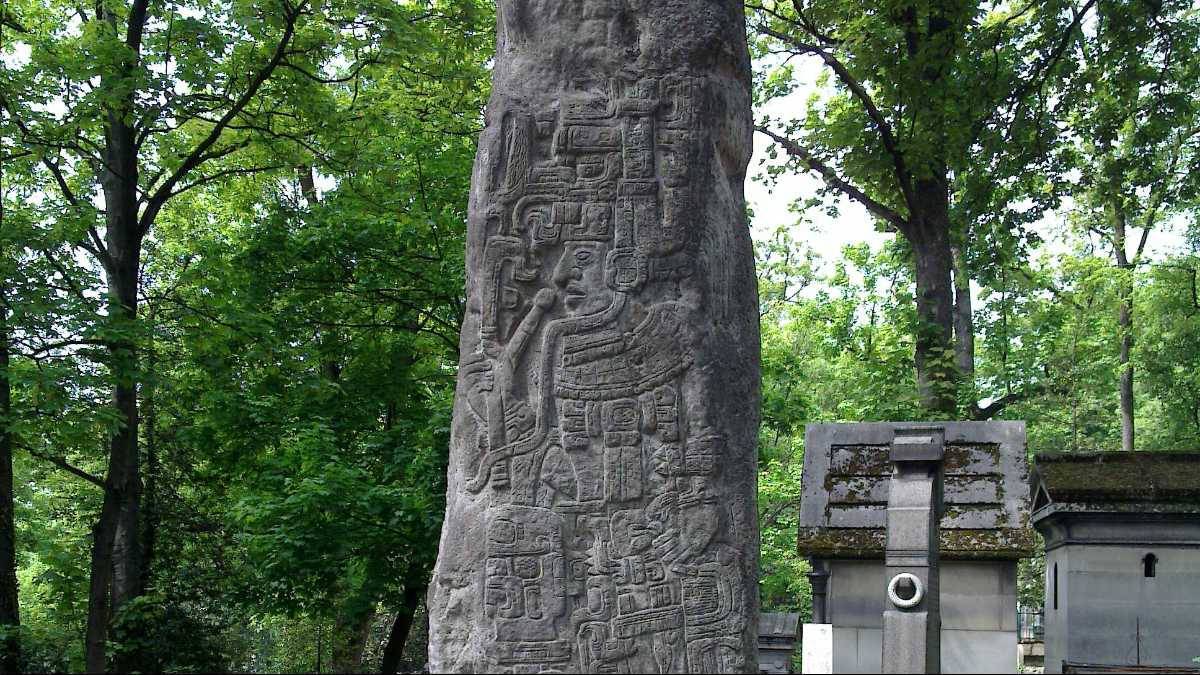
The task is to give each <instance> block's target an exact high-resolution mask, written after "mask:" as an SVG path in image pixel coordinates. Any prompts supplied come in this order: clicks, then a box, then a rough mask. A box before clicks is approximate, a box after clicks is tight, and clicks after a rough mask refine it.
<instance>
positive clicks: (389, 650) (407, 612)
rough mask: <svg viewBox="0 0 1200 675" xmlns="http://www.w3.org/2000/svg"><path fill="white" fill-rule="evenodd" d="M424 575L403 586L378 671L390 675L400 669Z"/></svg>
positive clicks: (423, 590) (418, 603) (423, 592)
mask: <svg viewBox="0 0 1200 675" xmlns="http://www.w3.org/2000/svg"><path fill="white" fill-rule="evenodd" d="M425 586H426V584H425V583H424V577H422V578H421V579H420V580H413V581H410V582H409V583H408V584H407V585H406V586H405V587H404V598H403V600H401V602H400V608H399V610H398V611H397V612H396V620H395V621H393V622H392V630H391V632H389V633H388V640H387V646H386V647H384V649H383V662H382V663H381V664H380V666H379V672H381V673H384V675H391V673H394V672H396V671H397V670H399V669H400V659H401V658H403V657H404V645H405V644H407V643H408V636H409V633H411V632H412V625H413V617H415V616H416V615H417V607H419V606H420V604H421V598H422V597H424V595H425Z"/></svg>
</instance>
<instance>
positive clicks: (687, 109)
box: [429, 0, 759, 673]
mask: <svg viewBox="0 0 1200 675" xmlns="http://www.w3.org/2000/svg"><path fill="white" fill-rule="evenodd" d="M497 15H498V24H499V26H498V52H497V59H496V64H495V75H494V80H493V84H494V89H493V94H492V98H491V101H490V102H489V105H488V110H487V121H486V128H485V130H484V132H483V135H482V137H481V140H480V147H479V153H478V155H477V157H476V164H475V175H474V179H473V187H472V195H471V204H470V222H469V228H468V244H467V246H468V249H467V269H468V288H467V294H468V305H467V309H468V311H467V316H466V317H465V320H464V322H463V328H462V339H461V344H460V354H461V365H460V372H459V380H458V395H457V398H456V401H455V410H454V427H453V432H452V441H451V455H450V468H449V489H448V495H447V514H446V522H445V526H444V529H443V532H442V541H441V549H440V551H439V556H438V563H437V568H436V570H435V575H434V579H433V582H432V584H431V585H430V590H429V610H430V611H429V615H430V648H429V651H430V667H431V668H432V669H433V670H434V671H435V672H470V671H475V672H483V671H488V672H530V673H532V672H612V673H617V672H624V673H640V672H650V673H653V672H664V673H665V672H754V670H755V667H756V665H755V644H756V638H757V632H756V626H755V623H756V618H757V604H758V603H757V584H756V572H757V565H758V531H757V524H756V518H755V476H756V473H755V462H756V453H755V436H756V432H757V423H758V413H757V409H758V378H759V375H758V324H757V320H758V314H757V295H756V289H755V280H754V272H753V259H752V252H751V245H750V239H749V233H748V231H747V228H746V223H745V215H744V206H743V196H742V183H743V179H744V175H745V170H746V165H747V163H748V160H749V154H750V150H751V118H750V99H749V85H750V77H749V58H748V54H747V48H746V42H745V35H744V24H743V17H742V5H741V2H736V1H732V0H655V1H653V2H652V1H650V0H585V1H580V0H500V2H499V6H498V12H497Z"/></svg>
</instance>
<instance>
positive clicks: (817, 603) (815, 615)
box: [808, 558, 829, 623]
mask: <svg viewBox="0 0 1200 675" xmlns="http://www.w3.org/2000/svg"><path fill="white" fill-rule="evenodd" d="M808 560H809V565H810V567H811V568H812V571H811V572H809V573H808V585H809V588H811V589H812V622H813V623H829V610H828V607H829V604H828V600H829V561H828V560H824V559H822V558H809V559H808Z"/></svg>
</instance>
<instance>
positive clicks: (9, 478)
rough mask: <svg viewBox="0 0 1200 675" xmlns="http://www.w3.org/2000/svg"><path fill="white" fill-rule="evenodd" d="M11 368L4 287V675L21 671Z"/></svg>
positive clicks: (0, 307) (0, 602)
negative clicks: (14, 509) (9, 370)
mask: <svg viewBox="0 0 1200 675" xmlns="http://www.w3.org/2000/svg"><path fill="white" fill-rule="evenodd" d="M8 367H9V328H8V298H7V297H6V293H5V286H4V284H0V629H2V630H3V631H4V634H5V636H6V637H5V639H4V640H3V641H0V674H3V673H15V672H18V671H19V670H20V664H21V641H20V636H19V631H20V628H21V606H20V603H19V599H20V597H19V587H18V585H17V549H16V538H15V527H16V523H15V521H14V518H13V437H12V432H11V431H10V425H11V421H10V420H12V380H11V378H10V377H9V375H8Z"/></svg>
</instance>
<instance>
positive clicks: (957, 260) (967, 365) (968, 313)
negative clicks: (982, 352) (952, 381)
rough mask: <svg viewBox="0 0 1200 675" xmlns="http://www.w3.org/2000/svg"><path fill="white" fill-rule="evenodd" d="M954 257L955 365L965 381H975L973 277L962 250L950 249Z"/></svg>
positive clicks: (952, 247) (956, 247) (955, 247)
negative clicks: (968, 270) (968, 269)
mask: <svg viewBox="0 0 1200 675" xmlns="http://www.w3.org/2000/svg"><path fill="white" fill-rule="evenodd" d="M950 254H951V255H952V256H953V257H954V365H955V367H956V368H958V374H959V376H960V377H962V379H963V381H964V382H966V383H968V384H970V383H972V382H974V381H975V317H974V316H973V313H974V309H973V308H972V306H971V276H970V274H969V273H968V272H967V261H966V259H965V258H964V256H963V252H962V249H961V248H960V247H958V246H951V247H950Z"/></svg>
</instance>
